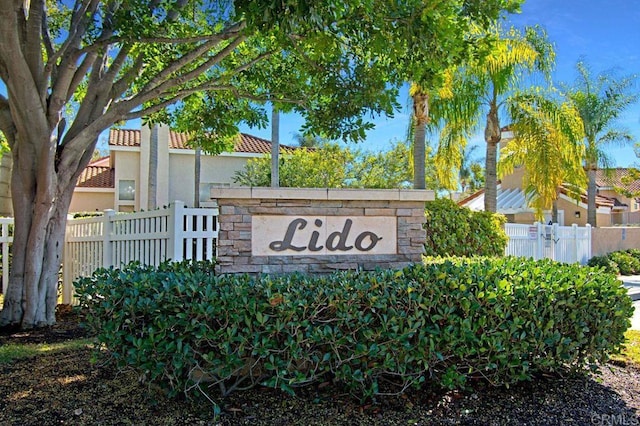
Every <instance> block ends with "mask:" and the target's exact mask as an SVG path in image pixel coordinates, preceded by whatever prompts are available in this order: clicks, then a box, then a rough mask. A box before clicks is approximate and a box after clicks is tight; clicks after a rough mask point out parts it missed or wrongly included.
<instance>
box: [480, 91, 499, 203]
mask: <svg viewBox="0 0 640 426" xmlns="http://www.w3.org/2000/svg"><path fill="white" fill-rule="evenodd" d="M501 137H502V135H501V133H500V121H499V120H498V107H497V105H496V104H495V103H492V104H491V107H490V108H489V113H488V114H487V125H486V127H485V129H484V140H485V142H486V143H487V151H486V154H485V161H486V164H485V191H484V210H485V211H488V212H492V213H495V212H496V211H497V208H498V205H497V204H498V172H497V170H498V168H497V163H498V146H499V145H500V139H501Z"/></svg>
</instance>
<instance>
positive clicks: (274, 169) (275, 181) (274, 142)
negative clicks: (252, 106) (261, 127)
mask: <svg viewBox="0 0 640 426" xmlns="http://www.w3.org/2000/svg"><path fill="white" fill-rule="evenodd" d="M279 186H280V112H279V111H278V109H277V108H276V107H275V105H272V109H271V187H272V188H278V187H279Z"/></svg>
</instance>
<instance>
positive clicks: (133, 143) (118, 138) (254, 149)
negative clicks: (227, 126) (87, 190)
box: [109, 129, 296, 154]
mask: <svg viewBox="0 0 640 426" xmlns="http://www.w3.org/2000/svg"><path fill="white" fill-rule="evenodd" d="M140 138H141V131H140V130H133V129H111V130H110V131H109V145H110V146H128V147H138V146H140ZM188 141H189V135H187V134H186V133H179V132H174V131H173V130H169V148H171V149H190V147H189V146H188V144H187V142H188ZM280 149H281V150H282V151H284V152H291V151H293V150H295V149H296V148H295V147H292V146H288V145H282V144H281V145H280ZM234 152H246V153H253V154H268V153H270V152H271V141H268V140H266V139H262V138H259V137H257V136H252V135H247V134H245V133H241V134H240V143H238V144H236V146H235V148H234Z"/></svg>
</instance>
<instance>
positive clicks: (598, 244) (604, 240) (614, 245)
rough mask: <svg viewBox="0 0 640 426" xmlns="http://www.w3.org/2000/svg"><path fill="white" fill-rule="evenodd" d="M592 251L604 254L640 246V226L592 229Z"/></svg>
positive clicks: (596, 254) (595, 253) (594, 253)
mask: <svg viewBox="0 0 640 426" xmlns="http://www.w3.org/2000/svg"><path fill="white" fill-rule="evenodd" d="M591 232H592V234H591V253H592V255H593V256H602V255H603V254H607V253H611V252H612V251H618V250H626V249H630V248H636V249H637V248H640V228H638V227H611V228H593V229H592V230H591Z"/></svg>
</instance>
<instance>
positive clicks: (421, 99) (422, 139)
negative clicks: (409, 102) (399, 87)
mask: <svg viewBox="0 0 640 426" xmlns="http://www.w3.org/2000/svg"><path fill="white" fill-rule="evenodd" d="M412 98H413V126H414V130H413V187H414V189H425V188H426V179H425V168H426V164H425V157H426V150H427V148H426V145H427V142H426V138H427V134H426V127H427V123H428V122H429V95H428V94H426V93H423V92H420V91H417V92H416V93H415V94H414V95H413V96H412Z"/></svg>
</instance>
